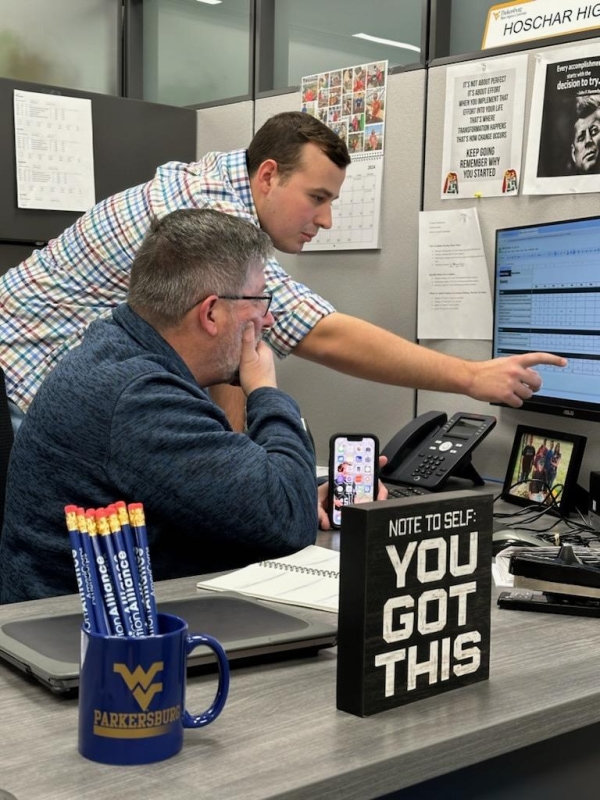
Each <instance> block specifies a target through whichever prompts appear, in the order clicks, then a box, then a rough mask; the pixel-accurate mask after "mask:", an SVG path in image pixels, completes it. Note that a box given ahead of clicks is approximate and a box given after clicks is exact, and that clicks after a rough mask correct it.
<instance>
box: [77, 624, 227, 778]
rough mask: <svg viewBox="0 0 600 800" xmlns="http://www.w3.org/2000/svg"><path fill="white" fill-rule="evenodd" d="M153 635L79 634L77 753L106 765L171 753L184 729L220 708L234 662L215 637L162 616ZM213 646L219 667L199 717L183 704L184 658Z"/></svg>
mask: <svg viewBox="0 0 600 800" xmlns="http://www.w3.org/2000/svg"><path fill="white" fill-rule="evenodd" d="M158 630H159V633H158V635H156V636H140V637H129V636H103V635H101V634H98V633H92V632H89V631H84V630H83V629H82V631H81V636H82V639H81V670H80V677H79V752H80V753H81V755H82V756H85V757H86V758H89V759H91V760H92V761H99V762H101V763H103V764H149V763H151V762H153V761H162V760H163V759H165V758H170V757H171V756H174V755H175V754H176V753H178V752H179V751H180V750H181V747H182V745H183V729H184V728H201V727H203V726H205V725H208V724H209V723H210V722H213V721H214V720H215V719H216V718H217V717H218V716H219V714H220V713H221V711H222V710H223V706H224V705H225V701H226V700H227V694H228V692H229V663H228V661H227V656H226V655H225V651H224V650H223V648H222V647H221V645H220V644H219V642H218V641H217V640H216V639H213V638H212V636H207V635H206V634H195V635H190V634H188V626H187V623H186V622H185V621H184V620H182V619H180V618H179V617H176V616H174V615H172V614H159V615H158ZM200 646H205V647H210V648H211V650H213V651H214V653H215V655H216V657H217V662H218V665H219V685H218V687H217V692H216V694H215V698H214V700H213V702H212V705H211V706H210V707H209V708H207V709H206V711H204V712H202V714H199V715H198V716H194V715H192V714H190V713H189V712H188V711H187V710H186V708H185V683H186V664H187V656H188V655H189V653H191V652H192V650H194V649H195V648H196V647H200Z"/></svg>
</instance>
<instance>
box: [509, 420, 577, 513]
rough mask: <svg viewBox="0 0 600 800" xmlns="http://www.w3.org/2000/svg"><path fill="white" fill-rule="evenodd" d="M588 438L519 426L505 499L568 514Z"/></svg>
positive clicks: (510, 463) (510, 461) (511, 458)
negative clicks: (545, 506)
mask: <svg viewBox="0 0 600 800" xmlns="http://www.w3.org/2000/svg"><path fill="white" fill-rule="evenodd" d="M585 444H586V438H585V436H577V435H574V434H570V433H562V432H560V431H550V430H545V429H540V428H530V427H527V426H525V425H519V426H517V430H516V433H515V439H514V442H513V447H512V451H511V455H510V459H509V463H508V469H507V472H506V478H505V480H504V488H503V491H502V498H503V499H504V500H507V501H508V502H511V503H516V504H518V505H529V504H531V503H538V504H541V505H548V506H553V507H554V508H555V510H559V511H560V512H561V513H568V510H569V509H570V508H571V507H572V505H573V500H574V497H575V493H576V487H577V477H578V475H579V467H580V465H581V459H582V457H583V451H584V449H585Z"/></svg>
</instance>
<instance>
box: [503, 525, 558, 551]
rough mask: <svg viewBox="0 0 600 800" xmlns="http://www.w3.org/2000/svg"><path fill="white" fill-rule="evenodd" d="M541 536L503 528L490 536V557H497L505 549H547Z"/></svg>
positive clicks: (546, 543)
mask: <svg viewBox="0 0 600 800" xmlns="http://www.w3.org/2000/svg"><path fill="white" fill-rule="evenodd" d="M547 546H548V542H545V541H544V540H543V539H542V537H541V536H536V535H535V533H530V532H529V531H523V530H519V529H518V528H503V529H502V530H501V531H495V532H494V533H493V534H492V555H494V556H495V555H497V554H498V553H499V552H500V550H504V548H505V547H547Z"/></svg>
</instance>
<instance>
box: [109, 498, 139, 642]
mask: <svg viewBox="0 0 600 800" xmlns="http://www.w3.org/2000/svg"><path fill="white" fill-rule="evenodd" d="M106 513H107V515H108V525H109V527H110V532H111V536H112V538H113V540H114V544H115V555H116V557H117V559H118V567H119V573H120V575H121V591H122V593H123V601H124V602H125V603H126V605H127V608H128V610H129V615H130V618H131V627H132V630H133V635H134V636H145V635H146V633H147V632H148V631H147V626H146V612H145V608H144V603H143V600H142V593H141V589H140V576H139V574H138V568H137V563H136V560H135V554H134V552H133V542H132V541H131V532H130V533H129V535H125V534H124V533H123V531H122V530H121V524H120V522H119V516H118V514H117V509H116V507H115V506H114V505H113V504H111V505H109V506H106Z"/></svg>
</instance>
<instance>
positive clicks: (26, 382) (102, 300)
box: [0, 150, 334, 411]
mask: <svg viewBox="0 0 600 800" xmlns="http://www.w3.org/2000/svg"><path fill="white" fill-rule="evenodd" d="M178 208H214V209H217V210H218V211H224V212H226V213H229V214H235V215H236V216H238V217H241V218H242V219H245V220H248V221H249V222H253V223H254V224H255V225H258V217H257V216H256V209H255V207H254V201H253V199H252V192H251V190H250V179H249V176H248V169H247V167H246V151H245V150H233V151H231V152H229V153H208V154H207V155H205V156H204V158H202V160H200V161H196V162H193V163H191V164H183V163H181V162H177V161H171V162H169V163H168V164H164V165H163V166H161V167H159V168H158V170H157V172H156V174H155V176H154V178H153V179H152V180H151V181H149V182H148V183H145V184H142V185H141V186H135V187H134V188H132V189H127V190H126V191H124V192H120V193H119V194H116V195H113V196H112V197H109V198H107V199H106V200H103V201H102V202H101V203H98V204H97V205H96V206H94V207H93V208H92V209H91V210H90V211H88V212H87V213H86V214H84V215H83V216H82V217H80V218H79V219H78V220H77V222H75V224H74V225H72V226H71V227H70V228H68V229H67V230H66V231H65V232H64V233H62V234H61V235H60V236H59V237H57V238H56V239H53V240H52V241H51V242H49V244H48V246H47V247H45V248H44V249H43V250H37V251H35V252H34V253H33V254H32V255H31V256H30V257H29V258H28V259H26V260H25V261H24V262H23V263H22V264H20V265H19V266H18V267H15V268H13V269H10V270H9V271H8V272H7V273H6V274H5V275H4V276H2V277H0V365H1V366H2V368H3V369H4V372H5V375H6V383H7V392H8V396H9V397H10V398H11V400H13V402H15V403H16V404H17V405H18V406H19V407H20V408H21V409H22V410H23V411H25V410H27V408H28V406H29V404H30V403H31V401H32V399H33V396H34V395H35V393H36V391H37V389H38V387H39V385H40V383H41V381H42V380H43V378H44V377H45V375H46V374H47V373H48V372H49V371H50V370H51V369H52V368H53V367H54V366H55V364H56V363H57V362H58V361H59V360H60V359H61V358H62V357H63V355H64V354H65V353H66V352H67V351H68V350H69V349H70V348H72V347H74V346H75V345H77V344H79V342H80V340H81V337H82V336H83V333H84V331H85V329H86V328H87V326H88V325H89V323H90V322H92V320H94V319H96V318H97V317H99V316H104V315H106V314H107V313H108V312H109V311H110V310H111V309H112V308H113V307H114V306H116V305H118V304H119V303H122V302H124V300H125V299H126V295H127V286H128V283H129V271H130V268H131V263H132V261H133V257H134V255H135V253H136V251H137V249H138V248H139V246H140V245H141V243H142V239H143V238H144V235H145V234H146V232H147V230H148V228H149V226H150V222H151V220H152V219H153V218H158V219H160V218H161V217H164V216H165V215H166V214H169V213H170V212H171V211H175V210H176V209H178ZM265 275H266V282H267V289H268V290H269V291H270V292H272V293H273V302H272V305H271V311H272V312H273V316H274V317H275V325H274V326H273V328H272V329H271V330H270V331H269V332H268V334H267V340H268V342H269V344H270V345H271V347H272V348H273V350H274V351H275V352H276V353H277V355H278V356H280V357H281V358H283V357H285V356H286V355H288V354H289V352H290V350H292V349H293V348H294V347H295V346H296V345H297V344H298V343H299V342H300V341H301V340H302V339H303V337H304V336H305V335H306V334H307V333H308V332H309V331H310V330H311V329H312V328H313V327H314V325H316V323H317V322H318V321H319V320H320V319H322V318H323V317H324V316H326V315H327V314H329V313H331V312H332V311H333V310H334V309H333V306H331V305H330V304H329V303H327V302H326V301H325V300H323V298H321V297H319V296H318V295H316V294H314V293H313V292H311V291H310V289H308V288H307V287H306V286H304V285H303V284H301V283H297V282H295V281H293V280H292V279H291V278H290V277H289V275H288V274H287V273H286V272H285V271H284V270H283V269H282V268H281V266H280V265H279V263H278V262H277V260H276V259H274V258H273V259H270V260H269V262H268V264H267V268H266V270H265Z"/></svg>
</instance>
